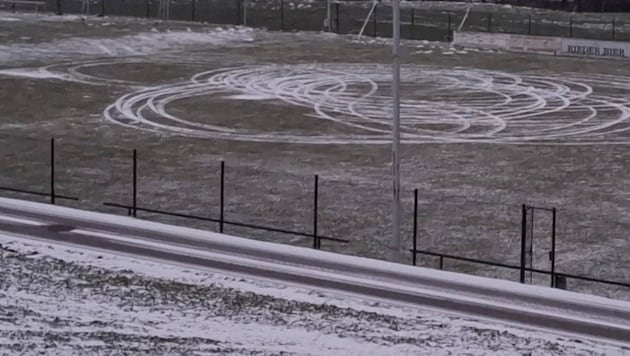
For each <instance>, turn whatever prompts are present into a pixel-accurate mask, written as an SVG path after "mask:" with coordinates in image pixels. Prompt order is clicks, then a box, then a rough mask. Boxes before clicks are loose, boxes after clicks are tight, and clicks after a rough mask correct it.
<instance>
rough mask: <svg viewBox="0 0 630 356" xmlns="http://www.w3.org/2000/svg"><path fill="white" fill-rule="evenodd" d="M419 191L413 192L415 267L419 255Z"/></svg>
mask: <svg viewBox="0 0 630 356" xmlns="http://www.w3.org/2000/svg"><path fill="white" fill-rule="evenodd" d="M417 250H418V189H417V188H416V189H415V190H414V191H413V252H412V255H413V260H412V261H413V262H412V263H413V265H414V266H415V265H416V256H417V254H418V252H417Z"/></svg>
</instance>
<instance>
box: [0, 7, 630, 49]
mask: <svg viewBox="0 0 630 356" xmlns="http://www.w3.org/2000/svg"><path fill="white" fill-rule="evenodd" d="M8 3H9V2H7V3H6V4H8ZM371 3H372V2H371V1H364V2H361V1H333V2H332V5H331V8H330V17H331V18H330V19H327V16H328V12H329V11H328V8H327V7H326V0H321V1H315V2H312V1H311V2H308V3H306V2H305V3H303V4H300V3H299V1H298V3H297V4H298V5H302V6H296V5H295V4H294V3H293V2H290V1H288V0H277V1H276V2H268V3H267V2H262V3H260V4H259V3H255V2H249V3H246V2H245V0H221V1H215V0H188V1H181V2H180V1H178V2H175V1H169V0H161V1H156V0H99V1H98V6H96V9H95V10H94V11H96V12H95V13H94V14H96V15H98V16H132V17H139V18H141V17H144V18H150V19H154V18H156V19H160V18H162V19H166V18H165V16H168V17H169V19H171V20H178V21H193V22H207V23H216V24H231V25H245V26H249V27H265V28H268V29H270V30H278V31H322V30H328V31H330V32H336V33H339V34H359V32H360V31H361V29H362V28H363V25H364V23H365V21H366V20H367V21H369V25H368V26H366V27H365V35H367V36H374V37H377V36H379V37H391V35H392V28H391V7H390V6H391V5H390V4H386V3H382V4H381V3H377V4H376V7H375V8H374V11H373V12H372V13H371V14H370V12H369V10H370V6H368V5H371ZM419 3H420V2H419ZM6 4H5V8H7V7H6V6H8V5H6ZM247 4H249V6H247ZM410 4H412V3H410ZM47 5H48V8H49V9H54V12H55V13H57V14H63V13H79V14H81V13H83V14H85V13H88V12H89V7H86V6H85V2H83V1H80V0H48V1H47ZM2 6H3V3H2V2H0V8H2ZM18 6H19V4H18ZM24 6H25V5H24ZM165 6H168V7H169V9H170V10H169V11H165V10H164V7H165ZM11 9H12V10H13V11H15V6H13V7H12V8H11ZM24 9H25V10H27V9H28V8H24ZM165 14H167V15H165ZM329 25H330V28H328V27H329ZM401 27H402V28H401V38H403V39H413V40H431V41H450V40H451V39H452V38H453V37H452V33H453V31H454V30H456V29H457V28H458V27H461V28H462V30H464V31H486V32H497V33H513V34H527V35H538V36H554V37H576V38H586V39H596V40H615V41H630V16H627V15H626V14H608V15H605V14H602V15H598V16H597V17H593V16H592V15H586V14H580V13H577V14H570V13H567V12H552V11H548V12H538V13H536V14H535V15H532V14H531V11H528V10H526V9H525V8H523V10H521V11H518V10H513V9H507V10H506V9H503V8H501V7H496V8H493V9H487V8H485V7H482V8H473V10H470V11H467V10H466V7H465V6H461V7H459V8H440V7H436V8H433V9H432V8H427V7H421V6H416V7H414V6H413V4H412V5H411V6H404V7H403V8H402V9H401Z"/></svg>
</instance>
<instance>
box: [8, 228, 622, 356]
mask: <svg viewBox="0 0 630 356" xmlns="http://www.w3.org/2000/svg"><path fill="white" fill-rule="evenodd" d="M0 244H1V245H2V248H1V249H0V268H2V270H3V274H2V279H1V284H0V293H1V294H0V295H2V298H0V353H4V352H7V353H10V354H27V355H30V354H39V353H45V354H60V355H61V354H63V355H71V354H77V355H78V354H86V353H90V354H92V353H98V354H122V353H132V354H151V355H161V354H173V353H176V354H182V353H184V354H192V353H194V354H212V353H220V354H253V353H257V354H279V353H281V352H284V354H312V355H325V354H340V353H344V354H346V355H367V354H374V355H383V354H386V353H389V354H423V355H447V354H462V353H466V354H469V355H482V354H484V355H488V354H495V355H509V354H515V355H516V354H518V355H522V354H530V355H535V354H539V355H550V354H554V355H560V354H565V355H624V354H630V350H628V349H623V348H617V347H612V346H608V345H604V344H598V343H592V342H588V341H584V340H575V339H571V338H566V337H560V336H556V335H553V334H549V333H534V332H530V331H525V330H522V329H518V328H514V327H505V326H502V325H499V324H490V323H485V322H478V321H474V320H470V319H464V318H459V317H453V316H447V315H441V314H438V313H432V312H426V311H422V310H419V309H416V308H411V307H402V306H397V305H392V304H388V303H386V302H379V301H374V300H367V299H361V298H359V297H351V298H350V297H348V296H343V295H341V294H336V293H333V292H330V291H316V290H309V289H306V288H299V287H295V286H289V285H283V284H280V283H275V282H264V281H256V280H249V279H243V278H240V277H238V276H228V275H225V274H218V273H215V272H213V273H210V272H208V271H202V270H194V269H191V268H188V267H183V266H176V265H166V264H161V263H157V262H153V261H143V260H138V259H134V258H130V257H121V256H114V255H111V254H108V253H103V252H97V251H90V250H85V249H80V248H76V247H68V246H59V245H52V244H50V243H47V242H39V241H29V240H25V239H24V238H20V237H14V236H10V235H3V236H0Z"/></svg>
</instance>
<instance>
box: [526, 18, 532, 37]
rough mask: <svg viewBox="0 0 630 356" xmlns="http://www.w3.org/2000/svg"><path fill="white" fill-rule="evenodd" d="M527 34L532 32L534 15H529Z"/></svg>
mask: <svg viewBox="0 0 630 356" xmlns="http://www.w3.org/2000/svg"><path fill="white" fill-rule="evenodd" d="M527 34H528V35H531V34H532V15H529V16H528V19H527Z"/></svg>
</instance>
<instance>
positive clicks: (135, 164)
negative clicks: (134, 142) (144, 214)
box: [131, 149, 138, 218]
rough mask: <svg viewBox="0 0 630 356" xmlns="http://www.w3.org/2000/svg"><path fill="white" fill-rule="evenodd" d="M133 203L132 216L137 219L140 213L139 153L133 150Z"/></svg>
mask: <svg viewBox="0 0 630 356" xmlns="http://www.w3.org/2000/svg"><path fill="white" fill-rule="evenodd" d="M132 199H133V203H132V205H131V206H132V207H133V210H132V216H133V217H134V218H135V217H136V215H137V212H138V151H137V150H136V149H134V150H133V198H132Z"/></svg>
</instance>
